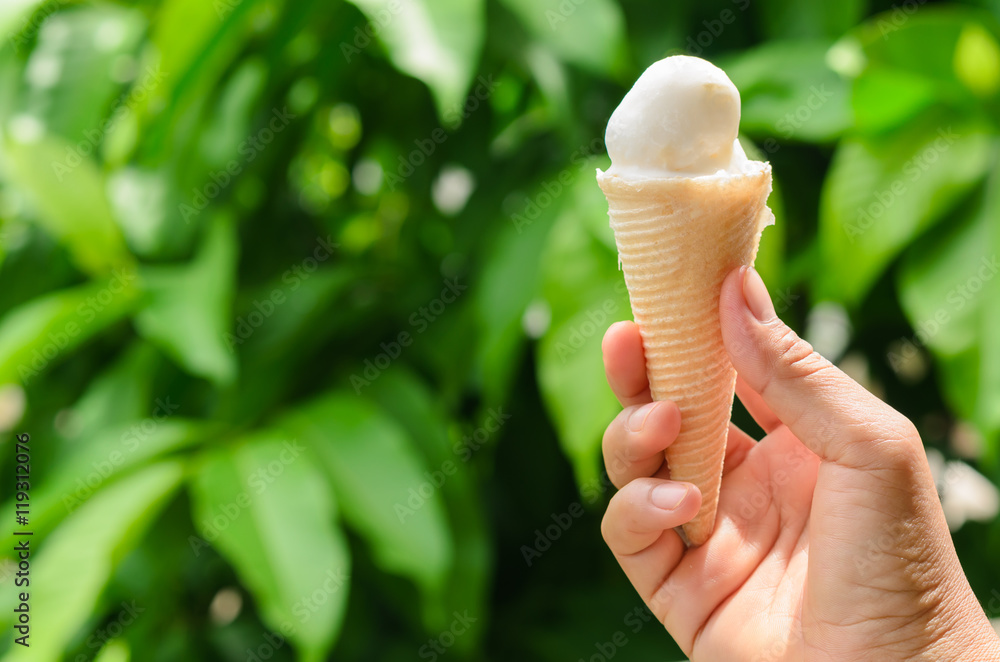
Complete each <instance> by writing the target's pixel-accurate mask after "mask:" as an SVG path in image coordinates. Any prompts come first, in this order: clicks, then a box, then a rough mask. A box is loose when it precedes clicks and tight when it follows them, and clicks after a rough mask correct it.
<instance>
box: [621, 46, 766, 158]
mask: <svg viewBox="0 0 1000 662" xmlns="http://www.w3.org/2000/svg"><path fill="white" fill-rule="evenodd" d="M739 128H740V93H739V91H738V90H737V89H736V86H735V85H733V83H732V81H730V80H729V77H728V76H726V74H725V72H724V71H722V69H719V68H718V67H716V66H715V65H714V64H712V63H710V62H706V61H705V60H702V59H700V58H697V57H690V56H687V55H675V56H672V57H668V58H665V59H663V60H660V61H659V62H655V63H653V64H652V65H650V66H649V68H648V69H646V71H645V72H643V74H642V75H641V76H640V77H639V80H637V81H636V82H635V85H633V86H632V89H631V90H629V92H628V94H626V95H625V98H624V99H622V102H621V104H619V106H618V108H617V109H616V110H615V112H614V113H613V114H612V115H611V119H610V121H609V122H608V128H607V132H606V134H605V143H606V145H607V148H608V155H609V156H611V168H610V169H609V170H608V174H618V175H622V176H639V177H676V176H682V177H683V176H687V177H696V176H700V175H713V174H716V173H717V172H719V171H725V172H729V173H738V172H744V171H745V166H746V163H747V157H746V154H745V153H744V152H743V148H742V147H741V146H740V143H739V141H738V140H737V134H738V133H739Z"/></svg>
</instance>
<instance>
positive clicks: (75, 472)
mask: <svg viewBox="0 0 1000 662" xmlns="http://www.w3.org/2000/svg"><path fill="white" fill-rule="evenodd" d="M167 413H170V412H167ZM165 415H166V414H165V413H163V412H159V411H157V412H155V413H154V416H151V417H149V418H146V419H142V420H137V421H134V422H130V423H128V424H124V425H114V426H109V427H106V428H104V429H102V430H100V431H99V432H97V433H95V434H93V435H88V436H86V437H82V438H81V439H80V440H79V441H78V442H77V445H75V446H72V447H70V448H71V450H69V451H68V452H66V454H65V455H64V456H63V457H60V458H59V460H57V462H56V465H55V467H54V468H53V469H52V470H51V471H50V472H48V473H47V474H46V476H45V480H44V481H41V482H40V483H32V488H33V491H32V493H31V514H32V516H31V526H32V530H33V531H34V532H35V537H36V538H42V537H44V536H45V535H47V534H48V532H49V531H51V530H52V529H54V528H55V527H56V526H58V524H59V523H60V522H61V521H63V519H65V518H66V517H67V516H69V515H71V514H72V513H74V512H78V511H79V510H80V509H81V508H82V507H84V506H85V504H86V503H87V502H88V501H89V500H90V499H91V498H94V495H98V494H103V491H104V490H105V489H109V486H111V485H113V484H114V483H115V482H116V481H118V480H119V478H120V477H121V476H123V475H129V474H130V472H133V471H134V470H135V469H136V468H137V467H142V466H143V465H145V464H148V463H150V462H151V461H153V460H156V459H159V458H162V457H164V456H166V455H169V454H170V453H173V452H175V451H178V450H181V449H184V448H188V447H190V446H193V445H194V444H196V443H198V442H200V441H203V440H205V439H208V438H210V437H211V436H212V435H213V434H218V432H219V429H218V426H216V425H210V424H206V423H201V422H199V421H185V420H163V417H164V416H165ZM14 511H15V504H14V501H13V500H11V501H8V502H7V503H5V504H4V506H3V508H2V510H0V516H3V517H6V518H7V520H8V521H13V520H14ZM14 540H16V536H14V535H13V534H12V533H10V532H4V533H3V535H2V536H0V545H2V547H0V548H2V549H7V548H9V546H10V545H11V544H13V541H14Z"/></svg>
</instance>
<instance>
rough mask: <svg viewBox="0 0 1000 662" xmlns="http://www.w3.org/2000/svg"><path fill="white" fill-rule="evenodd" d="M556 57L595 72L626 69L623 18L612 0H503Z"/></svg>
mask: <svg viewBox="0 0 1000 662" xmlns="http://www.w3.org/2000/svg"><path fill="white" fill-rule="evenodd" d="M502 2H503V4H504V5H505V6H506V7H507V8H508V9H510V10H511V11H512V12H513V13H514V14H515V15H517V17H518V18H519V19H520V20H521V22H522V23H523V24H524V25H525V27H527V28H528V30H529V31H530V32H531V34H532V35H534V37H535V38H536V39H537V40H538V41H539V42H540V43H542V44H544V45H545V46H546V47H547V48H549V49H550V50H551V51H552V52H553V53H555V54H556V55H557V56H558V57H560V58H561V59H563V60H565V61H566V62H570V63H572V64H576V65H579V66H581V67H583V68H584V69H587V70H589V71H592V72H594V73H597V74H605V75H612V76H614V75H617V74H619V73H621V72H623V70H624V68H625V54H626V44H627V42H628V38H627V36H626V34H625V17H624V16H623V14H622V10H621V7H619V6H618V4H617V3H615V2H613V1H612V0H586V2H578V3H576V2H565V1H564V0H502Z"/></svg>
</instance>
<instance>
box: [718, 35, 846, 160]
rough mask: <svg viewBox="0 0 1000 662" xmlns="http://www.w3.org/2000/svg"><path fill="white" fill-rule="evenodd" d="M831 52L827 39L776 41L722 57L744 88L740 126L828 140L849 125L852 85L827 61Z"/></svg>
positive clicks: (791, 137) (758, 132)
mask: <svg viewBox="0 0 1000 662" xmlns="http://www.w3.org/2000/svg"><path fill="white" fill-rule="evenodd" d="M829 50H830V42H828V41H777V42H771V43H767V44H764V45H762V46H759V47H757V48H754V49H751V50H749V51H746V52H744V53H741V54H740V55H739V56H738V57H735V58H732V59H724V60H722V61H721V62H720V65H719V66H721V67H722V68H723V69H724V70H725V71H726V74H728V76H729V78H730V79H731V80H732V81H733V83H734V84H735V85H736V87H737V88H739V90H740V100H741V106H742V109H741V114H740V129H741V130H742V131H744V132H746V133H748V134H750V135H766V136H776V137H779V138H782V139H787V140H797V141H804V142H829V141H832V140H835V139H836V138H837V137H838V136H839V135H840V134H841V133H843V131H844V130H845V129H847V128H848V127H850V126H851V107H850V87H849V85H848V82H847V81H846V80H845V79H844V78H842V77H841V76H840V74H838V73H837V72H835V71H834V70H833V69H831V68H830V65H829V64H828V63H827V53H828V52H829Z"/></svg>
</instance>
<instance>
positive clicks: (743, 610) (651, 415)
mask: <svg viewBox="0 0 1000 662" xmlns="http://www.w3.org/2000/svg"><path fill="white" fill-rule="evenodd" d="M720 314H721V318H722V330H723V337H724V341H725V345H726V349H727V351H728V352H729V355H730V358H731V359H732V361H733V365H734V366H735V367H736V370H737V373H738V374H739V379H738V381H737V386H736V392H737V394H738V395H739V398H740V400H741V401H742V402H743V404H744V405H745V406H746V408H747V410H749V412H750V413H751V415H752V416H753V417H754V419H755V420H756V421H757V422H758V423H759V424H760V426H761V427H762V428H763V429H764V430H765V431H766V433H767V436H766V437H764V439H763V440H762V441H760V442H759V443H758V442H755V441H754V440H753V439H751V438H750V437H749V436H748V435H747V434H745V433H744V432H742V431H741V430H739V429H737V428H736V427H735V426H730V432H729V441H728V446H727V449H726V460H725V471H724V474H723V480H722V492H721V496H720V500H719V510H718V516H717V519H716V524H715V531H714V533H713V534H712V536H711V538H709V540H708V542H706V543H705V544H704V545H702V546H700V547H694V548H690V549H688V548H686V547H685V545H684V543H683V542H682V541H681V539H680V537H679V536H678V534H677V533H676V532H675V531H674V530H673V528H674V527H677V526H680V525H681V524H684V523H685V522H687V521H689V520H690V519H692V518H693V517H694V515H695V514H696V513H697V511H698V508H699V506H700V504H701V495H700V494H699V492H698V490H697V488H695V487H694V486H693V485H687V484H683V483H674V482H671V481H670V480H668V472H667V466H666V464H665V463H664V460H663V457H664V456H663V450H664V449H665V448H666V447H667V446H669V445H670V443H671V442H672V441H673V440H674V438H675V437H676V435H677V432H678V430H679V429H680V425H681V420H680V412H679V411H678V409H677V407H676V406H675V405H674V404H673V403H672V402H667V401H664V402H656V403H652V404H651V398H650V393H649V385H648V383H647V381H646V366H645V358H644V357H643V351H642V341H641V339H640V336H639V331H638V328H637V327H636V326H635V324H633V323H631V322H620V323H618V324H615V325H613V326H612V327H611V328H610V329H609V330H608V332H607V335H606V336H605V338H604V363H605V370H606V371H607V376H608V382H609V383H610V384H611V388H612V389H613V390H614V392H615V394H616V395H617V396H618V399H619V400H620V401H621V403H622V405H623V406H624V407H625V409H624V411H622V413H621V414H620V415H619V416H618V417H617V418H615V420H614V421H612V423H611V425H610V426H608V429H607V432H606V433H605V436H604V459H605V465H606V467H607V470H608V475H609V477H610V478H611V480H612V481H613V482H614V484H615V485H616V486H617V487H618V488H619V490H620V491H619V492H618V493H617V494H616V495H615V496H614V497H613V498H612V499H611V503H610V504H609V505H608V510H607V513H606V514H605V516H604V522H603V524H602V531H603V534H604V538H605V540H606V541H607V543H608V546H609V547H610V548H611V551H612V552H614V554H615V557H616V558H617V559H618V561H619V563H620V564H621V566H622V569H624V571H625V573H626V574H627V575H628V577H629V579H630V580H631V582H632V584H633V585H634V586H635V588H636V590H637V591H638V592H639V594H640V595H641V596H642V599H643V600H644V601H645V602H646V604H647V606H649V608H650V609H651V610H652V612H653V613H654V614H655V615H656V617H657V618H658V619H660V621H661V622H662V623H663V625H664V626H665V627H666V629H667V630H668V631H669V632H670V634H671V635H672V636H673V637H674V639H675V640H676V641H677V642H678V644H679V645H680V647H681V648H682V649H683V651H684V652H685V653H686V654H687V655H688V656H689V657H690V658H691V659H692V660H693V661H694V662H699V661H701V660H705V661H709V662H739V661H742V660H755V661H758V660H759V661H764V660H767V661H771V662H778V661H780V660H809V661H811V660H823V661H827V660H828V661H831V662H833V661H836V662H847V661H850V660H935V661H940V660H970V661H971V660H976V661H985V660H1000V642H998V640H997V638H996V635H995V633H994V632H993V629H992V627H991V626H990V624H989V621H988V620H987V619H986V616H985V614H984V613H983V610H982V608H981V607H980V605H979V603H978V602H977V600H976V598H975V596H974V594H973V592H972V589H971V588H970V587H969V584H968V582H967V580H966V579H965V575H964V574H963V572H962V568H961V565H960V564H959V561H958V557H957V555H956V553H955V548H954V546H953V545H952V541H951V536H950V534H949V532H948V527H947V525H946V524H945V520H944V515H943V513H942V511H941V507H940V503H939V501H938V496H937V491H936V489H935V486H934V481H933V479H932V478H931V473H930V469H929V467H928V465H927V459H926V456H925V455H924V450H923V446H922V444H921V441H920V437H919V435H918V433H917V431H916V429H915V428H914V427H913V425H912V424H911V423H910V422H909V421H908V420H907V419H906V418H905V417H903V416H902V415H901V414H899V413H898V412H896V411H895V410H893V409H892V408H891V407H889V406H888V405H886V404H884V403H883V402H881V401H880V400H879V399H878V398H876V397H874V396H873V395H871V394H870V393H868V392H867V391H866V390H865V389H864V388H862V387H861V386H860V385H859V384H857V383H856V382H854V381H853V380H852V379H851V378H849V377H848V376H847V375H845V374H844V373H843V372H841V371H840V370H839V369H837V368H836V367H835V366H834V365H832V364H831V363H830V362H829V361H827V360H826V359H824V358H823V357H822V356H820V355H819V354H817V353H816V352H814V351H813V349H812V347H810V346H809V344H808V343H806V342H805V341H804V340H801V339H800V338H799V337H798V336H796V335H795V333H794V332H793V331H792V330H791V329H789V328H788V327H787V326H786V325H785V324H784V323H783V322H782V321H781V320H779V319H778V318H777V316H776V315H775V312H774V307H773V306H772V304H771V300H770V297H769V296H768V294H767V290H766V289H765V287H764V283H763V282H762V281H761V279H760V276H758V275H757V272H756V271H754V270H753V269H749V270H746V269H739V270H736V271H734V272H733V273H731V274H730V275H729V277H728V278H727V279H726V281H725V283H724V285H723V289H722V297H721V302H720Z"/></svg>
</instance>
